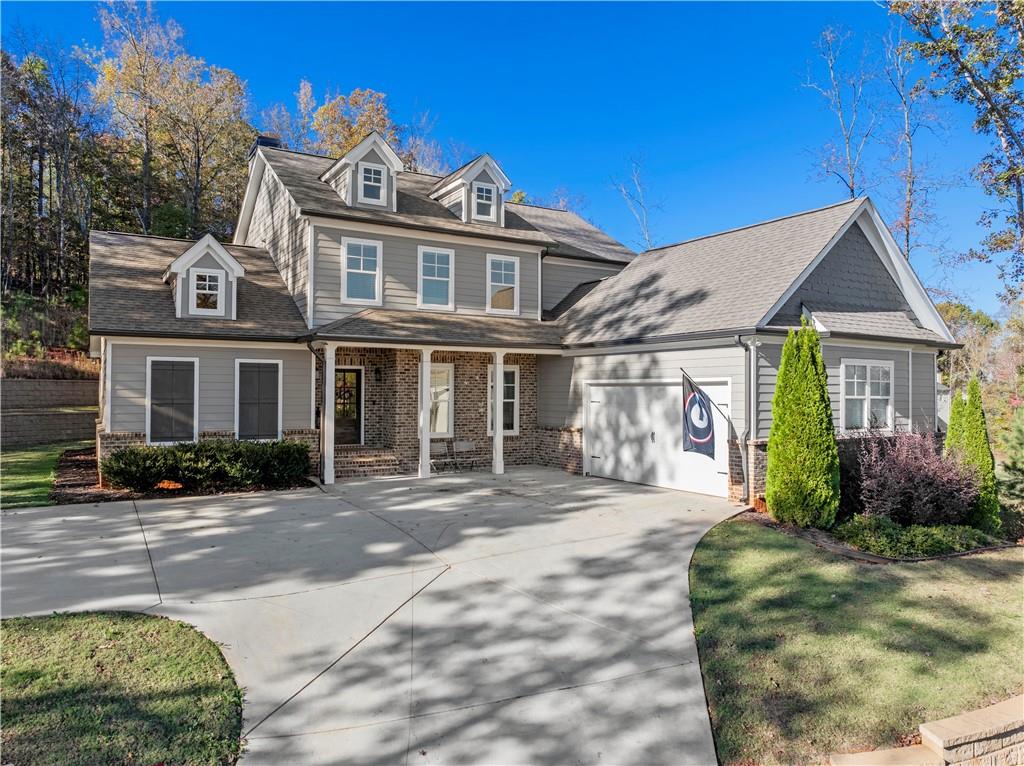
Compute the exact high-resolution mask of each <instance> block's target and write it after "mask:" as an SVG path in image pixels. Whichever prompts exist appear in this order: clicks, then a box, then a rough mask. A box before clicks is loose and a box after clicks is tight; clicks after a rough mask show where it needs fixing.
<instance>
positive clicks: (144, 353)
mask: <svg viewBox="0 0 1024 766" xmlns="http://www.w3.org/2000/svg"><path fill="white" fill-rule="evenodd" d="M111 345H112V346H113V352H112V353H113V362H112V365H111V375H110V386H111V397H110V398H111V408H110V417H111V420H110V430H111V431H139V432H141V431H145V430H146V357H148V356H177V357H198V358H199V430H200V431H231V430H234V427H235V359H280V360H281V361H282V362H283V370H282V377H283V388H284V392H283V397H284V407H283V410H284V412H283V414H284V423H283V424H282V428H286V429H287V428H309V427H310V402H309V397H310V376H311V362H310V357H311V355H310V353H309V351H307V350H306V349H295V350H291V349H273V348H271V349H267V348H246V347H245V346H239V347H237V348H229V347H221V346H156V345H154V346H148V345H135V344H126V343H116V342H115V343H113V344H111Z"/></svg>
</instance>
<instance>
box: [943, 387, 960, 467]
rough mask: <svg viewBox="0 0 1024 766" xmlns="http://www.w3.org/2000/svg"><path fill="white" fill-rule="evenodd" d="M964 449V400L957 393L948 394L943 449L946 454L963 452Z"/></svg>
mask: <svg viewBox="0 0 1024 766" xmlns="http://www.w3.org/2000/svg"><path fill="white" fill-rule="evenodd" d="M963 448H964V398H963V396H961V394H960V392H959V391H951V392H950V402H949V423H947V424H946V441H945V443H944V444H943V449H945V451H946V452H954V451H957V450H963Z"/></svg>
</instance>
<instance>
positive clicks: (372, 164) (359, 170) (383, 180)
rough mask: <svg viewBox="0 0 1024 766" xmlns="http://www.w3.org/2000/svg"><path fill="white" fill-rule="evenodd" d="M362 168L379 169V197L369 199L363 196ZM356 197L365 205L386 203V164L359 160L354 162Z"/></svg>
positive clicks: (380, 205)
mask: <svg viewBox="0 0 1024 766" xmlns="http://www.w3.org/2000/svg"><path fill="white" fill-rule="evenodd" d="M363 168H370V169H373V170H379V171H380V199H371V198H369V197H364V196H363ZM356 184H357V186H356V198H357V199H358V200H359V202H361V203H363V204H365V205H378V206H379V207H387V205H388V166H387V165H378V164H377V163H376V162H359V163H357V164H356Z"/></svg>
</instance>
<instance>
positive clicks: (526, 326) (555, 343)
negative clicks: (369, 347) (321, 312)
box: [309, 308, 561, 348]
mask: <svg viewBox="0 0 1024 766" xmlns="http://www.w3.org/2000/svg"><path fill="white" fill-rule="evenodd" d="M309 337H310V339H314V340H344V341H354V342H361V341H362V342H374V343H416V344H431V343H436V344H438V345H440V346H495V347H498V348H558V347H559V346H560V345H561V333H560V330H559V327H558V325H557V324H556V323H554V322H538V321H535V320H533V321H531V320H528V319H520V318H510V317H495V316H481V315H468V314H441V313H436V312H430V311H404V310H401V309H377V308H373V309H365V310H363V311H360V312H359V313H357V314H353V315H352V316H349V317H345V318H344V319H339V320H337V321H335V322H331V323H330V324H327V325H324V326H323V327H318V328H316V330H314V331H312V332H311V333H310V334H309Z"/></svg>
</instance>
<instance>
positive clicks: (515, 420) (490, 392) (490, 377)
mask: <svg viewBox="0 0 1024 766" xmlns="http://www.w3.org/2000/svg"><path fill="white" fill-rule="evenodd" d="M503 368H504V371H505V372H509V371H512V372H514V373H515V374H516V398H515V409H514V410H513V413H512V425H513V428H512V430H508V429H505V430H504V431H503V432H502V433H504V435H505V436H519V405H520V401H521V399H522V395H521V394H520V386H519V365H518V364H506V365H503ZM492 383H494V365H493V364H489V365H487V416H486V417H487V435H488V436H493V435H494V427H493V424H492V423H491V417H492V415H493V413H494V389H495V386H494V385H492Z"/></svg>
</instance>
